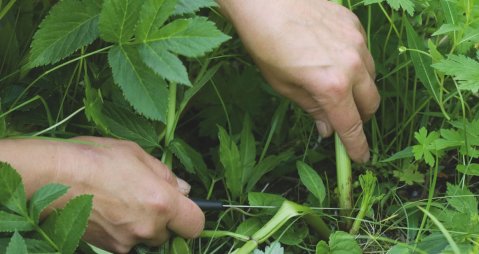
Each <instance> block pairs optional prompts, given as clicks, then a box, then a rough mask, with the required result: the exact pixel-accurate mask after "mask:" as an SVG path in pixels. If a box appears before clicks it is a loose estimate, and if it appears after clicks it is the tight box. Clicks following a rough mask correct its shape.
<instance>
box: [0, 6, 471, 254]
mask: <svg viewBox="0 0 479 254" xmlns="http://www.w3.org/2000/svg"><path fill="white" fill-rule="evenodd" d="M338 4H343V5H344V6H345V7H347V8H349V9H351V10H353V11H354V12H355V13H356V14H357V15H358V17H359V18H360V20H361V22H362V24H363V26H364V27H365V30H366V34H367V40H368V46H369V48H370V50H371V52H372V54H373V56H374V59H375V62H376V69H377V80H376V84H377V85H378V87H379V90H380V93H381V96H382V99H381V100H382V103H381V106H380V108H379V110H378V112H377V114H376V116H375V117H374V118H373V119H372V120H371V121H370V122H369V123H368V124H367V125H366V127H365V130H366V133H367V136H368V139H369V142H370V146H371V153H372V159H371V161H370V162H369V163H367V164H364V165H356V164H352V165H351V164H350V162H349V160H348V159H347V156H344V155H345V154H344V149H343V148H342V147H341V144H340V142H339V140H336V141H335V140H334V139H323V140H321V139H320V138H319V137H318V135H317V133H316V131H315V126H314V123H313V121H312V120H311V119H310V118H309V116H307V114H306V113H304V112H303V111H302V110H301V109H299V108H298V107H297V106H296V105H294V104H292V103H291V102H289V101H288V100H286V99H284V98H282V97H281V96H279V95H277V94H276V93H275V92H274V91H273V90H272V89H271V88H270V87H269V86H268V85H267V84H266V83H265V81H264V80H263V79H262V77H261V75H260V73H259V71H258V70H257V69H256V67H255V66H254V64H253V63H252V61H251V59H250V58H249V57H248V55H247V53H246V52H245V50H244V49H243V47H242V46H241V42H240V41H239V39H238V36H237V35H236V34H235V32H234V29H233V27H232V26H231V24H229V23H228V22H227V21H226V20H225V19H224V18H223V17H222V16H221V14H220V13H219V12H218V10H217V9H216V7H215V6H216V4H215V2H214V1H211V0H147V1H126V0H125V1H123V0H118V1H113V0H103V1H94V0H63V1H59V2H56V1H27V0H9V1H1V0H0V137H2V138H7V137H8V138H25V137H29V138H48V139H52V140H58V141H59V142H68V141H67V140H65V139H67V138H70V137H74V136H78V135H103V136H110V137H115V138H119V139H127V140H131V141H134V142H136V143H138V144H139V145H140V146H142V147H143V148H144V149H145V150H146V151H148V152H150V153H151V154H153V155H154V156H156V157H157V158H159V159H161V160H162V161H163V162H164V163H166V164H167V165H168V166H170V168H173V169H174V171H175V173H176V174H177V175H179V176H181V177H182V178H184V179H188V180H189V182H190V183H191V184H192V186H193V188H192V193H191V194H190V195H191V196H193V197H197V198H203V199H213V200H222V201H224V203H227V204H235V205H245V206H246V207H245V208H241V209H238V208H230V209H226V210H223V211H207V212H206V215H207V223H206V227H205V231H204V232H203V233H202V235H201V237H200V238H198V239H195V240H185V239H182V238H179V237H174V238H173V239H171V240H170V241H169V242H168V243H167V244H165V245H164V246H162V247H161V248H148V247H146V246H137V247H136V248H135V249H134V250H133V251H132V252H133V253H236V254H239V253H255V254H260V253H270V254H272V253H275V254H280V253H333V254H337V253H455V254H457V253H479V212H478V203H477V202H478V201H477V195H476V193H478V191H479V188H478V185H477V176H479V162H478V160H477V158H478V157H479V150H478V145H479V114H478V110H477V108H478V101H479V100H478V91H479V2H478V1H475V0H347V1H344V2H339V3H338ZM349 175H351V176H352V178H350V177H349ZM67 189H68V187H67V186H63V185H58V184H50V185H47V186H44V187H43V188H41V189H40V190H38V191H37V192H36V193H35V195H34V196H33V197H32V198H31V199H30V200H28V201H27V200H26V197H25V192H24V187H23V184H22V182H21V178H20V176H19V175H18V174H17V173H16V172H15V170H14V169H13V168H12V167H11V166H9V165H8V164H5V163H2V164H0V253H75V252H78V253H105V252H104V251H102V250H99V249H97V248H95V247H93V246H90V245H88V244H87V243H85V242H82V241H81V240H80V239H81V236H82V234H83V233H84V231H85V227H86V223H87V218H88V216H89V213H90V210H91V206H92V201H91V200H92V197H91V196H88V195H85V196H79V197H76V198H74V199H72V200H71V201H70V202H69V203H68V204H67V205H66V206H65V207H64V208H63V209H60V210H58V211H55V212H53V213H52V214H50V215H49V216H48V217H46V218H42V219H40V216H39V214H40V213H41V212H42V211H43V210H44V209H45V208H46V207H48V206H49V205H50V204H51V203H52V202H53V201H54V200H56V199H57V198H59V197H61V196H62V195H63V194H64V193H65V192H66V191H67ZM258 206H273V207H276V208H255V207H258ZM316 208H320V209H316Z"/></svg>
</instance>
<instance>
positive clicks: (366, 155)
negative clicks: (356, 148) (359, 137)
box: [362, 152, 371, 163]
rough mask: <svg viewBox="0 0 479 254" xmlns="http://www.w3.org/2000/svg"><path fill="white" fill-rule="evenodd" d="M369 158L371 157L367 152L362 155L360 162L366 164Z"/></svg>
mask: <svg viewBox="0 0 479 254" xmlns="http://www.w3.org/2000/svg"><path fill="white" fill-rule="evenodd" d="M370 157H371V155H370V154H369V152H367V153H366V154H364V156H363V159H362V162H363V163H366V162H368V161H369V158H370Z"/></svg>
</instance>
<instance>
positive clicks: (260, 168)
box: [245, 151, 293, 192]
mask: <svg viewBox="0 0 479 254" xmlns="http://www.w3.org/2000/svg"><path fill="white" fill-rule="evenodd" d="M292 156H293V153H292V152H291V151H286V152H283V153H280V154H278V155H271V156H268V157H266V158H265V159H264V160H262V161H261V162H260V163H258V164H257V165H256V166H254V168H253V171H252V172H251V175H250V176H249V178H248V185H246V189H245V190H246V192H249V191H251V190H253V188H254V187H255V185H256V184H257V183H258V181H259V180H260V179H261V177H263V176H264V175H265V174H267V173H269V172H271V171H272V170H273V169H275V168H276V167H277V166H279V165H280V164H281V163H283V162H284V161H286V160H288V159H290V158H291V157H292Z"/></svg>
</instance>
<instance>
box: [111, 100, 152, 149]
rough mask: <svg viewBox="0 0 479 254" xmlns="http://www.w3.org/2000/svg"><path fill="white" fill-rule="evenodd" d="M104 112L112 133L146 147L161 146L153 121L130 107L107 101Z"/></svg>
mask: <svg viewBox="0 0 479 254" xmlns="http://www.w3.org/2000/svg"><path fill="white" fill-rule="evenodd" d="M102 113H103V121H104V123H105V125H106V127H107V128H108V132H109V133H110V135H113V136H115V137H116V138H121V139H126V140H131V141H134V142H136V143H137V144H138V145H140V146H141V147H143V148H146V149H151V148H155V147H159V146H160V144H158V133H157V132H156V130H155V128H154V127H153V125H152V123H150V122H149V121H147V120H146V119H144V118H142V117H140V116H139V115H137V114H135V113H133V112H131V111H130V110H129V109H128V108H125V107H122V106H120V105H117V104H114V103H109V102H105V104H104V105H103V110H102Z"/></svg>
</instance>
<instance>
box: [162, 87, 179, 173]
mask: <svg viewBox="0 0 479 254" xmlns="http://www.w3.org/2000/svg"><path fill="white" fill-rule="evenodd" d="M175 118H176V83H170V87H169V94H168V114H167V116H166V134H165V151H164V152H163V156H162V158H161V161H162V162H163V163H165V165H166V166H168V167H169V168H170V169H171V167H172V166H173V154H172V153H171V151H170V150H169V149H168V146H169V145H170V142H171V141H172V140H173V139H174V138H175V128H176V121H175V120H176V119H175Z"/></svg>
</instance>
